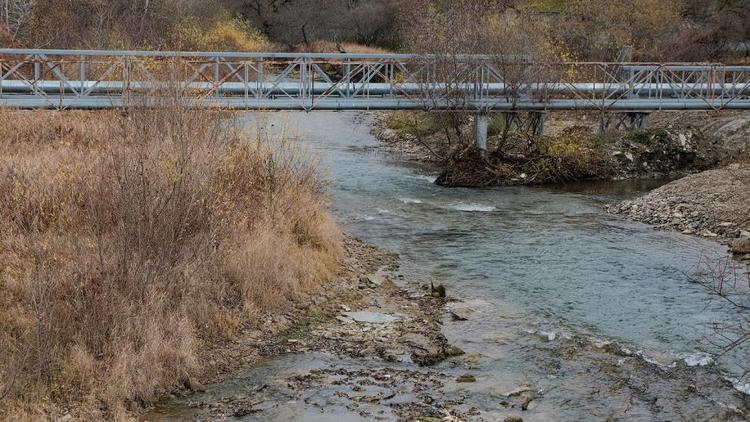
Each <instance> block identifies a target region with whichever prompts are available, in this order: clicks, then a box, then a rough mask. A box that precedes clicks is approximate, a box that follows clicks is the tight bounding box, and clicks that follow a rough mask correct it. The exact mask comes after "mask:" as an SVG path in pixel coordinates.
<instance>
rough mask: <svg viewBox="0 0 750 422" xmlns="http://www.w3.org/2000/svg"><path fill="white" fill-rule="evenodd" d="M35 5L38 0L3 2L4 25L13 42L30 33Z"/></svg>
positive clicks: (8, 0)
mask: <svg viewBox="0 0 750 422" xmlns="http://www.w3.org/2000/svg"><path fill="white" fill-rule="evenodd" d="M35 5H36V0H2V24H3V26H4V27H5V29H6V31H7V32H8V34H9V35H10V37H11V40H12V41H15V40H17V39H18V38H19V37H22V36H23V35H25V32H26V31H28V29H29V23H30V22H31V18H32V16H33V14H34V7H35Z"/></svg>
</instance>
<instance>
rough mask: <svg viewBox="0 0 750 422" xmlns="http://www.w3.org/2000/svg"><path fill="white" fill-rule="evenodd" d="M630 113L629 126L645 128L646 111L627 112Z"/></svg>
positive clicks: (634, 128)
mask: <svg viewBox="0 0 750 422" xmlns="http://www.w3.org/2000/svg"><path fill="white" fill-rule="evenodd" d="M629 114H630V116H629V117H630V128H631V129H633V130H643V129H646V123H647V119H648V113H629Z"/></svg>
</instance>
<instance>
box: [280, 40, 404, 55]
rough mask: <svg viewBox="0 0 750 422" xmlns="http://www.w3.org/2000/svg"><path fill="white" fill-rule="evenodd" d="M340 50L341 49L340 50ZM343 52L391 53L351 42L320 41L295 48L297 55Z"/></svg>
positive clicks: (379, 48)
mask: <svg viewBox="0 0 750 422" xmlns="http://www.w3.org/2000/svg"><path fill="white" fill-rule="evenodd" d="M339 48H340V49H339ZM341 50H343V51H344V52H346V53H350V54H388V53H390V51H388V50H386V49H384V48H381V47H377V46H371V45H362V44H356V43H350V42H343V43H336V42H334V41H325V40H318V41H313V42H311V43H309V44H299V45H296V46H294V48H293V51H294V52H295V53H340V52H341Z"/></svg>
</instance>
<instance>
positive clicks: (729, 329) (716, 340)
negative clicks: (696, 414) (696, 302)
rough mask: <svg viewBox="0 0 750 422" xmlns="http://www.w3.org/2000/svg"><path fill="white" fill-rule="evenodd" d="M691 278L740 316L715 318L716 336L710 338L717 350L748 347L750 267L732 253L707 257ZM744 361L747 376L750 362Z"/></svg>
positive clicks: (713, 326)
mask: <svg viewBox="0 0 750 422" xmlns="http://www.w3.org/2000/svg"><path fill="white" fill-rule="evenodd" d="M690 280H691V281H692V282H694V283H698V284H700V285H701V286H703V287H704V288H705V289H706V290H707V291H708V293H709V294H710V295H711V298H712V300H720V301H721V302H723V303H724V304H725V305H726V306H728V307H729V308H730V309H732V310H734V311H736V315H737V318H736V319H729V320H725V321H713V322H711V329H712V331H713V333H714V336H713V337H711V338H709V340H710V341H711V342H712V343H713V344H714V346H716V354H717V355H723V354H727V353H729V352H731V351H733V350H735V349H740V350H746V347H747V343H748V341H750V268H749V267H748V266H747V265H743V264H740V263H738V262H736V261H735V260H733V259H732V258H731V257H723V258H719V259H710V258H705V259H703V260H701V262H700V263H699V264H698V268H697V270H696V271H695V273H694V274H692V275H691V276H690ZM744 356H747V355H746V354H745V355H744ZM740 364H741V365H742V366H743V367H744V368H745V370H746V371H747V372H746V373H745V376H747V375H748V373H750V362H740Z"/></svg>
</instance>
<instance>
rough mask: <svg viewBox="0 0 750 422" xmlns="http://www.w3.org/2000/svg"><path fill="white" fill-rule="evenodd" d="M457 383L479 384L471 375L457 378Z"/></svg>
mask: <svg viewBox="0 0 750 422" xmlns="http://www.w3.org/2000/svg"><path fill="white" fill-rule="evenodd" d="M456 382H477V378H476V377H475V376H474V375H471V374H463V375H461V376H460V377H458V378H456Z"/></svg>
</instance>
